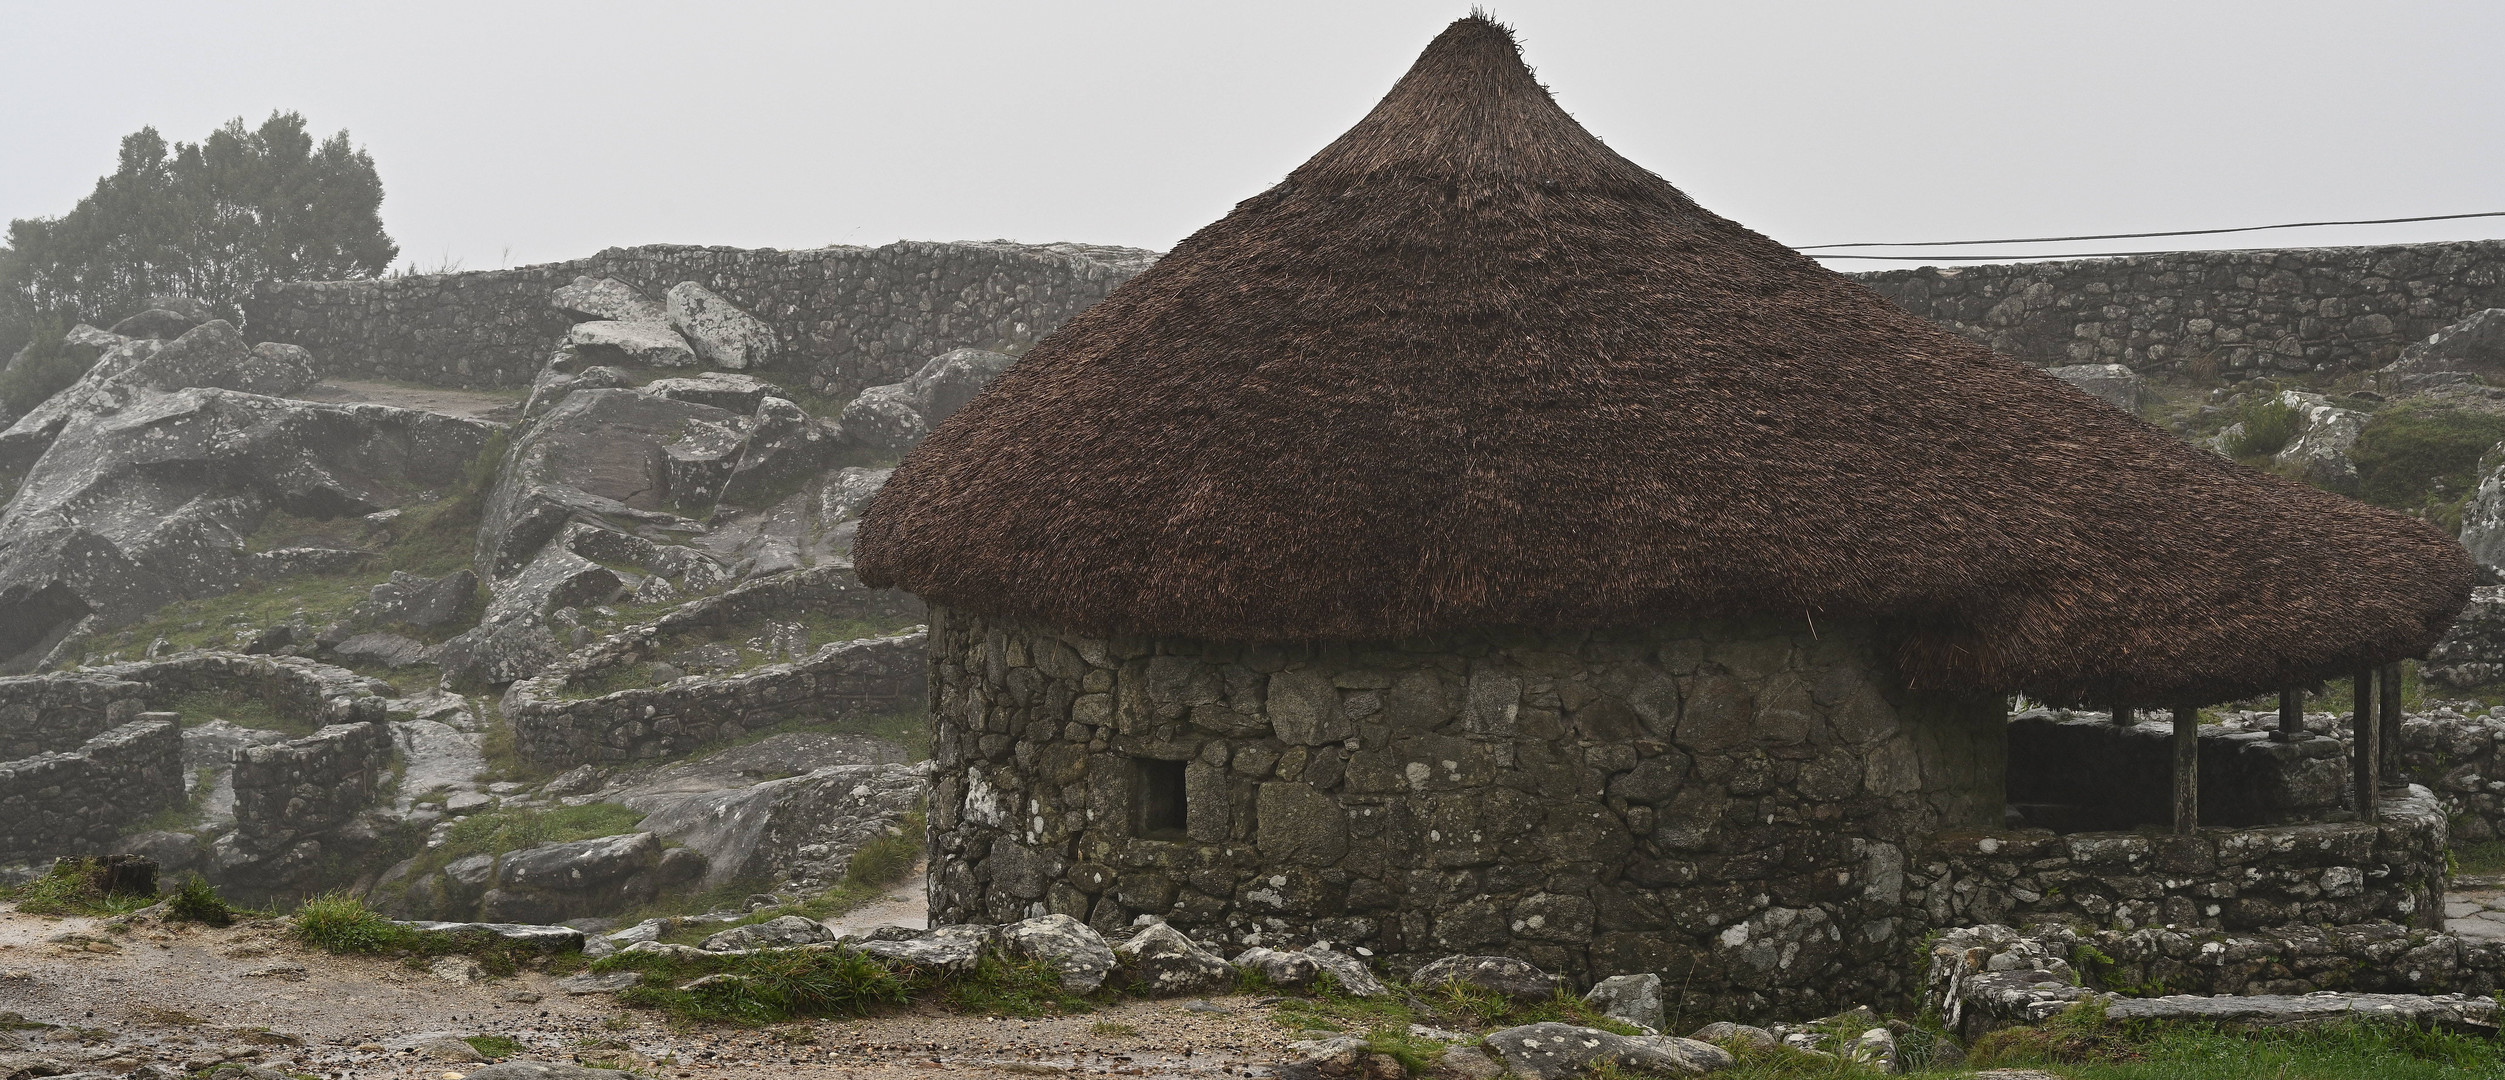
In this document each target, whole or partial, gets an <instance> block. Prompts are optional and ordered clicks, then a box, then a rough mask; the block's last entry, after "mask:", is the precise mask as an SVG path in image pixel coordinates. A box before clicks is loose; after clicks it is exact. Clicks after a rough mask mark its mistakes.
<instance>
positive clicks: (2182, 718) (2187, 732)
mask: <svg viewBox="0 0 2505 1080" xmlns="http://www.w3.org/2000/svg"><path fill="white" fill-rule="evenodd" d="M2200 825H2201V711H2200V710H2199V709H2195V708H2188V707H2177V708H2176V709H2175V711H2174V831H2175V832H2176V833H2178V834H2180V835H2184V836H2190V835H2191V834H2192V833H2193V832H2195V831H2197V830H2199V828H2200Z"/></svg>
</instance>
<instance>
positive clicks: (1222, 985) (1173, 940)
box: [1113, 921, 1235, 997]
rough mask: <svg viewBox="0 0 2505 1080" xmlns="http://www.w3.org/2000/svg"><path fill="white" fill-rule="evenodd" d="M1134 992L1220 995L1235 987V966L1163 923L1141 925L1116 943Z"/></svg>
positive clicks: (1158, 994) (1148, 994) (1116, 951)
mask: <svg viewBox="0 0 2505 1080" xmlns="http://www.w3.org/2000/svg"><path fill="white" fill-rule="evenodd" d="M1113 954H1114V955H1115V956H1117V957H1120V958H1121V961H1122V970H1123V974H1124V975H1125V976H1126V977H1127V978H1128V979H1129V981H1130V985H1131V989H1132V991H1133V992H1135V993H1138V994H1141V995H1143V996H1146V997H1177V996H1181V995H1185V994H1218V993H1224V992H1226V991H1227V990H1230V989H1233V988H1234V986H1235V967H1234V965H1232V964H1229V963H1227V962H1226V961H1225V960H1224V959H1223V958H1221V957H1219V956H1218V954H1216V953H1213V952H1210V951H1209V950H1207V949H1204V948H1201V947H1200V946H1199V945H1197V944H1194V943H1193V942H1192V939H1190V938H1187V937H1184V936H1183V934H1182V932H1181V931H1179V930H1176V929H1175V928H1173V927H1171V926H1167V925H1166V924H1165V923H1164V922H1162V921H1160V922H1152V923H1149V924H1148V925H1146V926H1143V927H1140V928H1139V931H1138V932H1137V933H1134V934H1132V935H1131V939H1130V940H1129V941H1125V942H1123V943H1122V944H1120V945H1117V946H1114V950H1113Z"/></svg>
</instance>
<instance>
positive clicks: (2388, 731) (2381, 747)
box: [2375, 661, 2401, 787]
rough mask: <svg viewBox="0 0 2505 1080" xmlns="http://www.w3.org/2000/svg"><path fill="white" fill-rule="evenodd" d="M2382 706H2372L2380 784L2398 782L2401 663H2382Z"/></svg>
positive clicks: (2396, 785) (2397, 785)
mask: <svg viewBox="0 0 2505 1080" xmlns="http://www.w3.org/2000/svg"><path fill="white" fill-rule="evenodd" d="M2381 691H2382V696H2383V707H2382V708H2379V709H2377V710H2375V733H2376V734H2377V735H2378V736H2380V738H2378V739H2377V740H2376V743H2377V745H2376V748H2375V759H2376V762H2377V764H2378V766H2379V768H2378V769H2377V770H2376V771H2377V774H2378V775H2379V776H2380V777H2381V778H2382V782H2383V786H2385V787H2399V786H2401V665H2400V663H2399V662H2398V661H2394V662H2393V663H2389V664H2385V665H2383V678H2382V686H2381Z"/></svg>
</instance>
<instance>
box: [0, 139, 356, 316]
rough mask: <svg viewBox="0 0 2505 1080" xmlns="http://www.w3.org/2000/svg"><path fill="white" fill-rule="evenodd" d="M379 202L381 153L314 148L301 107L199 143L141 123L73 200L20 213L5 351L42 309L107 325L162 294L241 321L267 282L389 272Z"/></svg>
mask: <svg viewBox="0 0 2505 1080" xmlns="http://www.w3.org/2000/svg"><path fill="white" fill-rule="evenodd" d="M382 202H383V181H382V178H381V176H379V175H378V174H377V173H376V172H375V169H374V159H373V157H372V156H370V155H368V154H367V153H366V152H364V151H362V150H359V149H357V148H356V147H355V145H354V144H352V143H350V142H349V141H348V133H347V132H346V131H341V132H339V133H338V134H336V135H333V136H331V137H330V138H328V139H324V140H322V141H321V143H320V144H319V145H316V144H315V143H314V141H313V137H312V136H311V135H310V134H308V133H307V132H306V131H305V121H304V117H303V116H302V115H300V114H297V113H292V112H285V113H272V114H270V118H269V119H267V120H264V121H262V122H261V126H260V127H258V128H246V127H245V126H244V122H243V118H242V117H237V118H235V119H233V120H230V121H227V122H226V124H225V125H224V126H222V127H220V128H218V129H217V130H216V131H213V132H210V133H209V136H208V138H205V139H202V140H201V141H199V142H196V143H174V144H171V145H169V144H167V142H166V141H165V137H164V136H162V135H159V134H157V131H156V129H155V128H141V129H140V130H138V131H137V132H134V133H132V134H130V135H128V136H125V137H124V138H123V139H122V149H121V156H120V159H119V160H118V161H117V162H116V163H115V166H114V169H113V172H112V174H111V175H108V176H105V177H102V178H100V179H98V180H97V181H96V190H95V191H94V193H92V194H90V195H88V196H87V197H86V198H84V199H81V200H79V203H78V206H77V207H76V208H75V209H73V210H71V211H70V212H69V213H67V214H64V215H62V216H60V217H57V218H19V219H16V220H13V221H11V222H9V229H8V239H7V245H6V246H5V247H0V305H4V308H0V349H5V350H7V351H14V350H15V349H16V348H17V347H18V345H20V344H22V343H23V342H24V340H25V339H26V337H27V335H28V334H31V332H32V330H33V326H34V323H35V321H36V320H37V319H39V318H45V319H47V321H49V320H50V319H58V320H62V321H70V322H74V321H80V320H84V321H88V322H101V321H103V320H105V319H110V318H118V317H120V316H123V315H127V314H130V313H131V312H133V311H136V310H139V308H140V307H141V306H142V305H144V304H145V303H146V302H147V298H148V297H149V296H151V295H154V294H158V293H177V294H181V295H186V296H192V297H196V298H198V299H200V300H203V301H205V302H207V303H208V304H209V306H210V307H212V308H214V309H216V310H217V311H219V312H220V313H222V314H225V315H227V316H229V317H234V316H236V315H238V314H240V304H241V303H242V301H243V298H244V295H245V293H246V292H248V291H249V290H250V289H251V287H252V285H253V283H255V282H258V281H267V280H326V279H339V278H351V277H373V276H376V275H379V274H381V273H382V272H383V271H384V270H386V269H388V268H389V267H390V266H391V261H392V259H393V257H395V256H397V255H398V254H399V253H400V248H399V245H397V244H394V243H392V240H391V237H390V236H389V235H387V234H385V233H384V231H383V221H382V217H381V214H380V210H381V207H382ZM12 337H15V338H16V340H11V338H12Z"/></svg>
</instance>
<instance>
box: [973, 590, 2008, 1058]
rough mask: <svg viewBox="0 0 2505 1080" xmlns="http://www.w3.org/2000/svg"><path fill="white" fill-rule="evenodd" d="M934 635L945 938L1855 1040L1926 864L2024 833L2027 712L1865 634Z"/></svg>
mask: <svg viewBox="0 0 2505 1080" xmlns="http://www.w3.org/2000/svg"><path fill="white" fill-rule="evenodd" d="M932 618H933V620H934V622H933V634H934V637H935V640H934V647H933V649H932V653H931V662H932V665H933V668H932V676H931V677H932V685H933V690H934V693H933V710H932V726H933V736H934V744H933V760H934V762H935V769H936V771H935V773H934V777H933V791H932V796H931V804H930V811H929V812H930V822H931V834H932V842H933V845H934V850H933V853H932V855H933V857H932V864H933V866H934V867H935V868H937V869H936V872H935V874H934V876H933V878H932V882H931V886H930V901H931V914H932V919H933V921H934V922H935V923H963V922H979V923H1002V922H1009V921H1014V920H1016V919H1019V918H1023V917H1027V916H1029V915H1033V914H1039V913H1056V914H1065V915H1069V916H1072V917H1074V918H1079V919H1084V920H1087V921H1088V922H1090V923H1091V924H1092V925H1095V926H1097V927H1099V928H1119V927H1123V926H1127V925H1129V924H1130V923H1131V922H1132V920H1133V919H1135V918H1136V917H1138V916H1141V915H1156V916H1159V917H1162V918H1164V919H1166V920H1168V921H1169V922H1171V923H1172V924H1173V925H1174V926H1176V927H1177V928H1178V929H1182V930H1184V931H1185V932H1187V933H1190V934H1192V935H1194V936H1195V937H1208V938H1215V939H1220V940H1225V941H1228V942H1231V943H1233V944H1235V945H1243V946H1249V945H1265V944H1270V945H1279V946H1286V947H1293V946H1295V945H1298V944H1302V943H1305V942H1310V941H1314V940H1327V941H1331V942H1335V943H1346V944H1350V945H1355V946H1360V947H1364V948H1367V949H1370V950H1373V951H1374V952H1375V953H1376V954H1378V955H1381V956H1383V957H1385V958H1386V959H1387V961H1388V963H1389V966H1391V967H1392V968H1393V969H1394V970H1395V971H1406V970H1408V969H1409V968H1413V967H1415V966H1417V965H1418V964H1420V963H1423V962H1426V961H1430V960H1433V959H1435V958H1437V957H1440V956H1444V955H1448V954H1454V953H1466V954H1501V955H1506V956H1512V957H1518V958H1521V959H1525V960H1529V961H1531V962H1533V963H1535V964H1538V965H1539V966H1540V967H1542V968H1544V969H1546V970H1549V971H1552V972H1556V973H1560V974H1563V975H1566V976H1567V977H1568V978H1569V979H1570V980H1572V981H1574V982H1576V983H1578V984H1588V983H1589V982H1590V981H1591V980H1593V979H1597V978H1599V977H1603V976H1608V975H1616V974H1635V973H1645V972H1652V973H1659V974H1660V975H1661V977H1662V979H1663V980H1664V981H1665V982H1667V983H1670V984H1673V985H1677V986H1681V987H1684V988H1687V990H1686V992H1687V993H1688V994H1689V998H1688V1000H1687V1002H1686V1008H1687V1014H1688V1015H1703V1014H1710V1015H1717V1016H1747V1015H1766V1014H1789V1015H1796V1016H1797V1015H1822V1014H1823V1013H1825V1012H1832V1011H1834V1009H1835V1008H1837V1007H1841V1006H1843V1005H1847V1004H1853V1003H1858V1002H1864V1001H1870V1000H1883V999H1886V998H1887V997H1889V996H1890V995H1892V994H1901V993H1903V992H1905V990H1906V988H1905V987H1904V986H1903V985H1902V984H1903V983H1904V981H1905V978H1906V973H1907V972H1908V971H1909V970H1910V969H1911V967H1912V965H1911V964H1910V963H1909V962H1908V954H1909V953H1910V952H1911V951H1912V950H1913V949H1914V948H1915V945H1914V944H1913V943H1914V942H1918V940H1919V939H1920V937H1921V935H1922V933H1923V931H1924V925H1923V924H1922V923H1921V922H1920V916H1921V914H1922V908H1921V907H1920V906H1919V901H1920V899H1921V894H1920V892H1919V891H1918V890H1916V891H1914V892H1912V893H1910V894H1909V893H1908V892H1907V890H1906V885H1907V875H1906V871H1907V860H1908V858H1909V855H1910V852H1911V851H1912V850H1913V848H1914V847H1915V846H1917V844H1918V842H1919V840H1920V839H1921V838H1924V837H1927V836H1929V835H1931V834H1932V833H1934V832H1936V831H1937V830H1939V829H1941V828H1943V827H1949V826H1955V825H1958V824H1959V823H1967V824H1972V823H1975V822H1978V821H1980V822H1986V823H1996V822H1997V821H1998V820H1999V818H2000V812H2001V807H2000V794H2001V784H2002V777H2001V760H2000V747H2001V739H2000V727H2001V717H2002V707H2001V705H2000V703H1998V702H1994V701H1982V700H1960V699H1949V698H1931V697H1925V696H1922V695H1913V696H1907V697H1897V698H1893V699H1892V698H1891V697H1890V696H1889V695H1888V694H1886V693H1885V692H1883V690H1882V686H1883V685H1884V682H1885V680H1884V677H1883V675H1882V674H1881V669H1882V667H1883V665H1882V664H1880V663H1879V661H1878V660H1877V659H1876V658H1875V656H1874V654H1873V651H1872V648H1871V646H1870V644H1869V643H1868V641H1867V640H1866V639H1865V638H1864V637H1863V636H1862V635H1860V634H1858V633H1856V632H1854V631H1853V630H1852V629H1851V628H1849V627H1828V626H1825V625H1821V626H1820V627H1819V630H1820V636H1819V637H1817V638H1812V637H1811V636H1809V635H1808V634H1807V633H1805V632H1802V630H1801V629H1800V628H1799V627H1797V626H1796V625H1794V626H1781V627H1776V626H1763V627H1760V626H1736V625H1723V624H1708V625H1700V626H1694V627H1684V628H1677V629H1665V630H1662V631H1659V632H1635V633H1608V634H1600V633H1596V634H1572V635H1557V636H1523V637H1469V638H1457V639H1453V640H1438V641H1420V642H1407V643H1401V644H1398V645H1374V646H1351V645H1346V644H1328V645H1322V646H1312V647H1303V646H1288V647H1271V646H1233V645H1223V644H1213V643H1206V642H1198V641H1190V640H1149V639H1112V640H1105V639H1093V638H1086V637H1079V636H1063V635H1059V634H1054V633H1050V632H1045V631H1040V630H1036V629H1033V628H1028V627H1022V626H1019V625H1016V624H1013V623H1007V622H1000V621H993V620H988V619H983V618H978V617H974V616H970V615H967V614H963V613H957V612H951V611H943V610H938V609H935V610H934V611H933V612H932ZM1169 795H1171V796H1175V797H1179V800H1180V803H1181V805H1180V807H1179V808H1178V807H1172V806H1168V805H1167V804H1166V803H1165V801H1164V799H1165V798H1166V797H1167V796H1169ZM1177 809H1179V810H1180V813H1176V812H1175V811H1176V810H1177Z"/></svg>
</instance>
